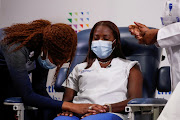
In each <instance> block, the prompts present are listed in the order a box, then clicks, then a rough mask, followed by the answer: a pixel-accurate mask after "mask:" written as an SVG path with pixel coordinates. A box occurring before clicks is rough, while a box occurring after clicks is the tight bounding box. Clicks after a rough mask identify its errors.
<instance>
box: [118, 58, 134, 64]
mask: <svg viewBox="0 0 180 120" xmlns="http://www.w3.org/2000/svg"><path fill="white" fill-rule="evenodd" d="M114 61H116V62H119V63H124V64H129V63H133V62H136V63H138V61H132V60H128V59H123V58H119V57H117V58H114Z"/></svg>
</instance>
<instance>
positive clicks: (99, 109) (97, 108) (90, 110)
mask: <svg viewBox="0 0 180 120" xmlns="http://www.w3.org/2000/svg"><path fill="white" fill-rule="evenodd" d="M85 106H86V107H85ZM82 108H83V109H82ZM79 111H81V112H79ZM108 111H109V108H108V106H107V105H98V104H79V105H78V108H77V111H75V113H78V114H81V115H83V116H82V117H81V119H82V118H84V117H87V116H89V115H95V114H98V113H105V112H108ZM60 115H62V116H70V117H72V116H73V115H74V113H73V112H71V111H63V112H62V113H59V114H58V115H57V116H60Z"/></svg>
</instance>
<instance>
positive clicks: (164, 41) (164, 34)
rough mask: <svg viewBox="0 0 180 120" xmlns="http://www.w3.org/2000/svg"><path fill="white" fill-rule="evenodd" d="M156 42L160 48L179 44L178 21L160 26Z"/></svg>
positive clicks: (179, 23)
mask: <svg viewBox="0 0 180 120" xmlns="http://www.w3.org/2000/svg"><path fill="white" fill-rule="evenodd" d="M157 42H158V45H159V46H160V47H162V48H166V47H170V46H176V45H180V22H177V23H173V24H170V25H168V26H165V27H163V28H161V29H160V30H159V31H158V35H157Z"/></svg>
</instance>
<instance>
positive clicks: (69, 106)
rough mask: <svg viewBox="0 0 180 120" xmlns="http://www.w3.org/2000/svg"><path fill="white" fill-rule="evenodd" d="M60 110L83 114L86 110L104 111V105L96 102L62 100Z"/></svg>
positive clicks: (92, 111) (93, 111)
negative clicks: (80, 102)
mask: <svg viewBox="0 0 180 120" xmlns="http://www.w3.org/2000/svg"><path fill="white" fill-rule="evenodd" d="M62 110H67V111H71V112H74V113H77V114H81V115H84V114H86V113H88V112H90V113H97V112H106V110H105V107H104V106H102V105H97V104H74V103H70V102H63V105H62Z"/></svg>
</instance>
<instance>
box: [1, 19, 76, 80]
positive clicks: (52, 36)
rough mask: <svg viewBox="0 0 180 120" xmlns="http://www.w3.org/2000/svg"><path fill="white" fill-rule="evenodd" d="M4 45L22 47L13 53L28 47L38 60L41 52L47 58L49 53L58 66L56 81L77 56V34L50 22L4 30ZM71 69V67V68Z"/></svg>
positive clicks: (36, 21) (17, 25)
mask: <svg viewBox="0 0 180 120" xmlns="http://www.w3.org/2000/svg"><path fill="white" fill-rule="evenodd" d="M4 33H5V38H4V40H3V41H2V42H3V43H5V44H7V45H9V46H10V47H11V46H12V45H14V44H16V43H20V45H19V46H18V47H17V48H15V49H14V50H13V51H12V52H14V51H17V50H19V49H21V48H22V47H24V46H25V47H27V48H28V49H29V50H30V51H34V53H35V54H34V57H35V58H37V57H38V56H39V55H40V54H41V52H43V57H44V58H46V55H47V52H48V54H49V55H50V56H51V58H52V60H53V63H54V64H56V65H57V69H56V73H55V76H54V79H55V80H56V78H57V75H58V72H59V69H60V68H61V66H62V65H63V63H65V62H67V60H69V62H70V65H71V62H72V60H73V57H74V55H75V50H76V46H77V34H76V33H75V31H74V30H73V29H72V28H71V27H70V26H69V25H66V24H63V23H56V24H51V22H49V21H48V20H42V19H40V20H35V21H32V22H29V23H26V24H15V25H12V26H10V27H7V28H5V29H4ZM69 67H70V66H69Z"/></svg>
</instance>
